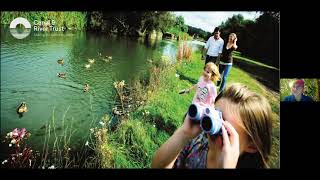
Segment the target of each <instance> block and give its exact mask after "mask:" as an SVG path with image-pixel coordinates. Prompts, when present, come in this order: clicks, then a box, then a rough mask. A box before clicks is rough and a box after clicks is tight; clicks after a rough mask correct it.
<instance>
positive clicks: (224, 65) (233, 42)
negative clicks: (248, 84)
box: [219, 33, 238, 92]
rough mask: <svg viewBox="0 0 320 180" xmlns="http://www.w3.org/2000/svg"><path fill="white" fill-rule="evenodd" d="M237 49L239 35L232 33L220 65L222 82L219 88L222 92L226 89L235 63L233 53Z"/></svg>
mask: <svg viewBox="0 0 320 180" xmlns="http://www.w3.org/2000/svg"><path fill="white" fill-rule="evenodd" d="M237 48H238V46H237V35H236V34H235V33H230V35H229V40H228V43H227V44H226V45H225V47H224V48H223V51H222V57H221V60H220V64H219V72H220V74H221V75H222V82H221V85H220V88H219V91H220V92H221V91H223V90H224V88H225V87H226V81H227V77H228V75H229V73H230V69H231V66H232V61H233V58H232V51H234V50H236V49H237ZM222 72H223V73H222Z"/></svg>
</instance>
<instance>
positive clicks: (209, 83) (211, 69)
mask: <svg viewBox="0 0 320 180" xmlns="http://www.w3.org/2000/svg"><path fill="white" fill-rule="evenodd" d="M219 79H220V73H219V70H218V67H217V66H216V65H215V64H214V63H212V62H209V63H207V64H206V65H205V67H204V71H203V73H202V76H201V77H200V78H199V81H198V83H197V84H195V85H193V86H192V87H191V88H189V89H187V90H183V91H181V92H180V94H182V93H185V92H187V93H189V92H190V90H194V89H197V91H196V93H195V95H194V97H193V100H192V103H199V104H201V105H210V106H212V107H214V101H215V99H216V97H217V87H216V86H215V84H214V82H216V81H217V80H219Z"/></svg>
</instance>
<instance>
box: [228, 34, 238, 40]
mask: <svg viewBox="0 0 320 180" xmlns="http://www.w3.org/2000/svg"><path fill="white" fill-rule="evenodd" d="M229 36H233V37H234V39H237V35H236V33H230V34H229Z"/></svg>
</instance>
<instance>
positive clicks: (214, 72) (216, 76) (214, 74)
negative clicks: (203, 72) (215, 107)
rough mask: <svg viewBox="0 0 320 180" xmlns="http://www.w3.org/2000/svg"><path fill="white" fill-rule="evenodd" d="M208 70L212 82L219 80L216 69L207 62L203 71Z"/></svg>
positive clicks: (212, 64)
mask: <svg viewBox="0 0 320 180" xmlns="http://www.w3.org/2000/svg"><path fill="white" fill-rule="evenodd" d="M207 67H208V68H209V70H210V71H211V77H210V80H211V81H213V82H216V81H218V80H219V79H220V73H219V69H218V67H217V66H216V65H215V64H214V63H213V62H208V63H207V64H206V65H205V66H204V69H206V68H207Z"/></svg>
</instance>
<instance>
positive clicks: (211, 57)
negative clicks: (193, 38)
mask: <svg viewBox="0 0 320 180" xmlns="http://www.w3.org/2000/svg"><path fill="white" fill-rule="evenodd" d="M223 44H224V41H223V39H222V38H221V37H220V28H219V27H216V28H215V29H214V31H213V36H211V37H210V38H209V39H208V41H207V43H206V45H205V46H204V49H203V51H202V57H201V58H202V60H204V54H205V55H206V63H205V64H207V63H208V62H213V63H215V64H216V65H217V66H219V61H220V56H221V54H222V49H223Z"/></svg>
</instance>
